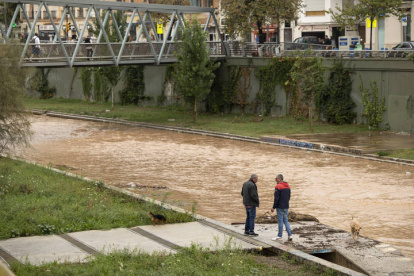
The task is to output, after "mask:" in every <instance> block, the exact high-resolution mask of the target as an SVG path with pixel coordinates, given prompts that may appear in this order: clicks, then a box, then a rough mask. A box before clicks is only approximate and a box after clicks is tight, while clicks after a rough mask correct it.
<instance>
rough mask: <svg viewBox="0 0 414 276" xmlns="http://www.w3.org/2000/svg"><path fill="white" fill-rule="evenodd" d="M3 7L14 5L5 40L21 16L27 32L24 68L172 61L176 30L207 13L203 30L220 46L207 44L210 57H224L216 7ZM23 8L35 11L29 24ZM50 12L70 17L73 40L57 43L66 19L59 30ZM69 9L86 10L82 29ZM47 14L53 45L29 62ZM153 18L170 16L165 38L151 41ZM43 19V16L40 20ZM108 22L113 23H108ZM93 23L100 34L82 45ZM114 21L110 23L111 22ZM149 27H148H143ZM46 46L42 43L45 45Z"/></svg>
mask: <svg viewBox="0 0 414 276" xmlns="http://www.w3.org/2000/svg"><path fill="white" fill-rule="evenodd" d="M3 2H7V3H14V4H17V5H16V9H15V11H14V14H13V18H12V19H11V21H10V22H12V23H11V24H9V26H8V28H7V26H5V25H4V24H3V23H0V31H1V36H2V38H3V41H4V42H5V41H7V40H9V39H10V38H12V37H13V32H12V30H13V26H12V25H13V23H14V22H15V21H16V19H17V18H18V15H19V14H21V16H20V20H21V21H23V23H26V24H27V26H28V27H29V33H28V35H27V37H26V38H25V41H22V45H23V46H22V47H23V50H22V54H21V62H20V63H21V66H24V67H32V66H33V67H74V66H108V65H115V66H118V65H132V64H157V65H159V64H161V63H171V62H176V58H175V56H174V52H175V51H177V49H178V47H180V42H179V41H176V40H177V39H176V36H177V34H178V29H179V28H181V29H184V28H185V27H186V22H185V20H184V15H185V14H201V13H204V14H208V19H207V21H206V24H205V27H204V31H205V32H206V31H207V28H208V26H209V24H210V23H211V25H212V26H214V28H215V32H216V34H217V35H216V37H218V38H219V41H210V42H207V47H208V49H209V51H210V54H211V56H212V57H214V58H217V57H224V56H225V55H226V53H225V51H226V49H225V47H224V42H223V41H222V40H221V39H222V38H221V34H220V30H219V28H218V22H217V19H216V17H215V14H214V11H215V9H214V8H201V7H191V6H175V5H157V4H140V3H125V2H109V1H94V0H84V1H81V0H45V1H36V0H5V1H3ZM27 4H30V5H34V6H37V7H38V8H37V12H36V13H35V15H34V16H32V17H33V19H32V21H31V20H30V17H29V16H28V11H27V7H26V6H27ZM50 7H54V8H55V7H59V8H62V9H63V13H62V14H69V16H70V18H71V20H72V22H73V28H74V30H75V31H76V34H77V37H78V38H79V39H78V40H77V41H66V40H64V39H62V38H61V36H60V30H62V27H64V26H65V24H64V21H65V16H63V15H62V18H61V19H60V23H59V25H57V24H56V23H55V22H54V20H53V17H52V14H51V12H50V10H51V8H50ZM73 8H84V9H87V13H86V16H85V19H84V24H83V25H81V27H80V24H79V25H78V24H77V23H76V20H75V17H74V14H73V11H72V10H73ZM42 11H43V12H46V14H47V16H46V18H49V20H50V22H48V23H50V24H51V25H52V26H53V30H54V33H55V34H56V35H55V36H54V38H53V40H52V41H42V43H41V44H40V56H36V57H32V58H31V54H32V47H35V46H36V45H35V44H34V43H33V41H32V38H33V36H34V34H35V32H36V31H35V28H36V26H37V23H38V21H39V19H40V18H41V14H42V13H41V12H42ZM114 11H122V12H123V13H124V14H125V15H126V17H127V26H126V28H125V33H124V34H122V33H121V32H120V30H119V29H120V26H118V25H117V22H116V20H115V15H114ZM151 14H163V15H164V16H165V15H167V16H168V17H169V22H168V29H167V31H166V32H164V35H163V37H164V38H163V39H160V36H154V37H151V36H150V32H149V29H152V30H153V32H154V34H157V29H156V26H155V24H154V21H153V19H152V17H151ZM44 17H45V16H44ZM111 19H112V20H111ZM91 20H95V21H96V22H97V25H98V26H99V30H100V31H99V35H98V37H97V39H96V41H94V43H84V41H83V39H82V38H83V37H85V36H86V30H87V29H88V23H89V22H90V21H91ZM111 21H112V22H111ZM147 22H149V25H150V26H149V27H148V26H147V24H146V23H147ZM109 24H114V25H115V28H114V29H115V30H116V33H117V36H118V38H119V39H118V41H119V42H110V40H109V35H110V34H109V33H108V31H107V29H108V28H107V27H108V26H109ZM133 27H134V28H135V27H138V29H139V30H138V32H137V35H136V39H135V41H130V39H129V38H130V36H129V34H130V31H131V29H132V28H133ZM43 42H44V43H43Z"/></svg>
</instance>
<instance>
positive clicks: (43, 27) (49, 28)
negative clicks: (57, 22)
mask: <svg viewBox="0 0 414 276" xmlns="http://www.w3.org/2000/svg"><path fill="white" fill-rule="evenodd" d="M39 31H54V29H53V26H52V25H39Z"/></svg>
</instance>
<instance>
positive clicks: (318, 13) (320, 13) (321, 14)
mask: <svg viewBox="0 0 414 276" xmlns="http://www.w3.org/2000/svg"><path fill="white" fill-rule="evenodd" d="M306 16H325V11H306Z"/></svg>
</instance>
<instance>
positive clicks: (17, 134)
mask: <svg viewBox="0 0 414 276" xmlns="http://www.w3.org/2000/svg"><path fill="white" fill-rule="evenodd" d="M21 51H22V48H21V46H19V45H18V44H14V43H13V42H10V43H7V44H1V45H0V87H1V89H0V153H5V152H7V151H8V150H10V149H12V148H14V147H15V146H17V145H20V144H28V141H29V138H30V123H29V120H28V119H27V116H26V115H27V114H26V113H25V112H24V107H23V104H22V101H21V98H22V96H23V92H24V91H25V83H26V79H27V76H28V74H29V73H30V72H31V70H29V69H23V68H20V67H19V57H20V54H21Z"/></svg>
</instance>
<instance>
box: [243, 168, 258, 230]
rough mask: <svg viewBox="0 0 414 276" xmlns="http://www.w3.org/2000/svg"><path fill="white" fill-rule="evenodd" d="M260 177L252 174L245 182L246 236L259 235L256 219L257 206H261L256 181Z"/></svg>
mask: <svg viewBox="0 0 414 276" xmlns="http://www.w3.org/2000/svg"><path fill="white" fill-rule="evenodd" d="M258 180H259V177H258V176H257V175H256V174H252V176H251V177H250V179H249V180H248V181H247V182H245V183H244V184H243V188H242V191H241V195H242V196H243V205H244V207H245V209H246V224H245V227H244V234H245V235H246V236H258V235H259V234H256V233H255V232H254V221H255V219H256V207H259V194H258V192H257V186H256V183H257V181H258Z"/></svg>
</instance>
